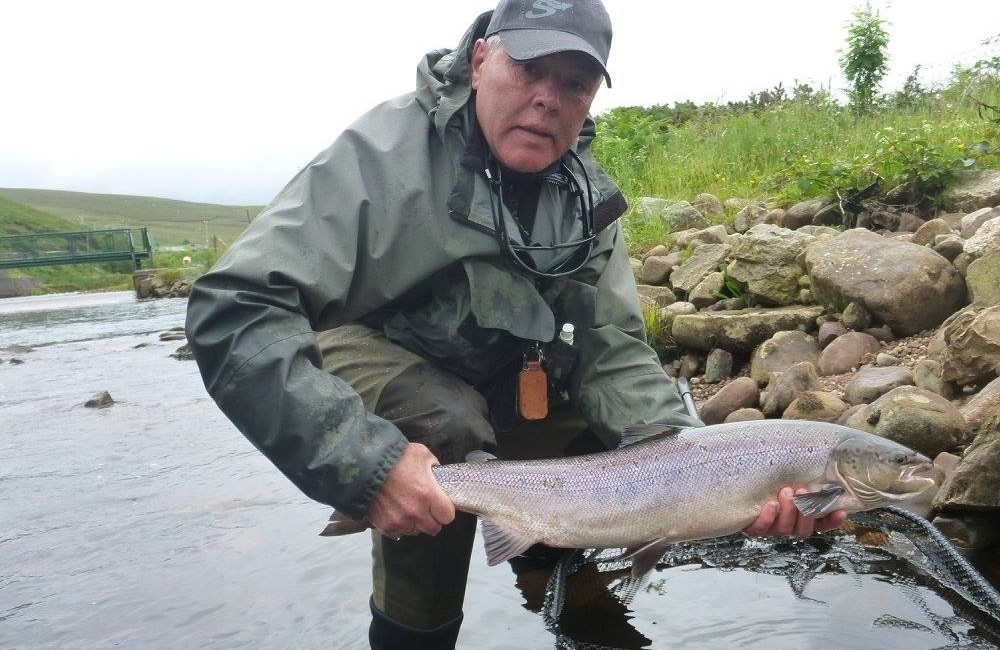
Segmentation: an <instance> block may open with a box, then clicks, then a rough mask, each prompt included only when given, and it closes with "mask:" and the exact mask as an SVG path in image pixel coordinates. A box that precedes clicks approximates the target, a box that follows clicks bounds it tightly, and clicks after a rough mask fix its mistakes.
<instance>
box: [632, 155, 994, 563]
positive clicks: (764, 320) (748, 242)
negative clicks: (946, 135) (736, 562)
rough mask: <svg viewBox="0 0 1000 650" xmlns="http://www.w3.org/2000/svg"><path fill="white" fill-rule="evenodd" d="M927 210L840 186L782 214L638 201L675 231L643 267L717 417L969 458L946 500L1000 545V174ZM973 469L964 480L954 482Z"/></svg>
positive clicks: (966, 527)
mask: <svg viewBox="0 0 1000 650" xmlns="http://www.w3.org/2000/svg"><path fill="white" fill-rule="evenodd" d="M948 202H949V204H950V205H951V206H953V211H950V212H941V213H938V214H934V215H926V218H924V217H921V216H918V215H916V214H913V213H911V212H907V211H905V210H901V209H897V208H892V207H889V206H884V205H879V204H870V205H866V206H860V209H858V208H857V207H856V208H855V209H854V210H853V211H852V210H844V206H843V205H840V204H839V203H838V202H837V201H836V199H834V198H831V199H826V200H824V199H820V200H814V201H809V202H804V203H801V204H798V205H795V206H792V207H791V208H789V209H787V210H780V209H776V210H769V209H767V208H766V207H765V206H763V205H757V204H754V203H750V202H744V205H743V207H742V209H740V211H739V212H738V213H737V214H736V217H735V219H734V221H733V225H732V226H725V225H710V223H711V222H713V221H718V219H719V216H720V215H721V214H723V213H724V210H725V209H724V206H723V204H722V203H721V202H720V201H719V200H718V199H717V198H716V197H713V196H710V195H701V196H699V197H698V199H697V200H696V201H695V202H694V204H687V203H683V202H681V203H670V202H665V201H661V200H658V199H645V200H643V201H640V203H639V210H640V216H641V218H647V219H649V218H662V219H665V220H667V221H668V222H669V224H668V226H669V228H670V229H672V230H674V232H672V234H670V235H669V236H668V237H667V240H666V241H664V242H663V243H662V245H659V246H656V247H655V248H653V249H652V250H650V251H649V252H648V253H647V254H646V255H644V256H643V257H642V258H639V259H633V260H632V264H633V270H634V272H635V275H636V280H637V283H638V284H639V285H640V286H639V289H640V294H641V295H642V296H643V300H644V302H645V303H646V306H647V309H652V310H654V312H653V313H654V314H655V316H656V317H655V318H654V319H653V320H654V321H655V322H656V323H658V325H659V327H660V329H661V331H660V332H659V333H658V336H654V340H655V341H656V342H657V344H658V345H657V347H658V348H659V349H658V350H657V351H658V352H659V353H660V355H661V358H662V359H664V360H665V361H666V365H665V368H666V369H667V371H668V373H670V374H673V375H675V376H676V375H684V376H687V377H689V378H691V383H692V385H693V388H692V393H693V394H694V396H695V399H696V403H697V404H698V405H699V408H700V412H701V414H702V418H703V419H704V420H705V421H706V423H710V424H711V423H715V422H724V421H735V420H743V419H763V418H794V419H804V420H816V421H828V422H839V423H842V424H846V425H848V426H852V427H856V428H859V429H864V430H867V431H871V432H873V433H876V434H879V435H883V436H886V437H888V438H891V439H894V440H896V441H898V442H900V443H902V444H905V445H908V446H910V447H912V448H914V449H917V450H919V451H922V452H923V453H925V454H927V455H929V456H931V457H935V456H937V455H938V454H941V453H950V454H954V455H956V456H958V457H959V458H960V460H959V462H958V466H957V467H956V468H955V470H954V472H953V473H952V477H956V478H950V479H949V480H948V481H946V483H945V485H944V486H943V487H942V490H941V491H940V493H939V495H938V498H937V500H936V502H935V508H936V514H937V519H936V521H939V522H940V523H941V527H942V528H943V529H947V530H948V533H949V534H950V535H951V536H952V537H954V538H955V539H956V541H957V542H958V543H959V545H960V546H962V547H964V548H967V549H970V550H971V549H981V548H984V547H987V546H990V545H994V546H993V548H996V546H995V544H996V543H997V540H1000V496H998V495H1000V430H998V429H1000V379H998V373H1000V207H996V206H1000V173H996V172H987V173H980V174H977V175H975V176H970V177H969V178H968V179H966V180H965V182H964V183H962V184H960V185H959V187H957V188H956V189H955V190H953V191H952V193H951V195H950V197H949V201H948ZM957 477H961V478H957Z"/></svg>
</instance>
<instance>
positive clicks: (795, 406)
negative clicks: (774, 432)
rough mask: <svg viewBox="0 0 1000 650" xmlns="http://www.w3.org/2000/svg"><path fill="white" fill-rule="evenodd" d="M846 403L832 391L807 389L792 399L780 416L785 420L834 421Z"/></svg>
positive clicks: (841, 412) (845, 408)
mask: <svg viewBox="0 0 1000 650" xmlns="http://www.w3.org/2000/svg"><path fill="white" fill-rule="evenodd" d="M847 407H848V404H847V402H845V401H844V400H842V399H840V398H839V397H837V396H836V395H834V394H833V393H828V392H825V391H817V390H807V391H805V392H803V393H799V396H798V397H796V398H795V399H794V400H792V403H791V404H789V405H788V408H787V409H785V411H784V413H782V415H781V417H782V418H783V419H785V420H810V421H812V422H836V421H837V419H838V418H839V417H840V416H841V414H843V412H844V411H846V410H847Z"/></svg>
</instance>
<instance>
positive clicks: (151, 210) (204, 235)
mask: <svg viewBox="0 0 1000 650" xmlns="http://www.w3.org/2000/svg"><path fill="white" fill-rule="evenodd" d="M0 200H5V201H7V202H11V201H13V202H16V203H18V204H21V205H22V206H25V207H29V208H34V209H36V210H40V211H42V212H44V213H47V214H48V215H50V216H54V217H61V218H62V219H64V220H65V223H66V224H68V227H67V226H62V227H60V228H58V229H59V230H90V229H101V228H121V227H129V228H136V227H139V226H147V227H148V228H149V233H150V238H151V239H152V241H153V246H154V247H161V246H188V245H191V246H198V245H201V246H205V242H206V241H211V239H212V236H213V235H214V236H217V237H219V238H220V239H222V240H223V241H224V242H226V243H227V244H229V243H232V242H233V240H235V239H236V237H237V236H238V235H239V234H240V233H241V232H243V230H244V228H246V226H247V224H248V223H249V222H250V220H251V219H253V218H254V217H255V216H257V214H258V213H259V212H260V211H261V209H262V208H261V206H240V205H216V204H213V203H191V202H189V201H177V200H174V199H163V198H156V197H149V196H129V195H123V194H122V195H119V194H89V193H86V192H66V191H62V190H35V189H5V188H0ZM0 210H2V207H0ZM206 222H207V223H206ZM0 225H2V224H0ZM9 234H14V233H9Z"/></svg>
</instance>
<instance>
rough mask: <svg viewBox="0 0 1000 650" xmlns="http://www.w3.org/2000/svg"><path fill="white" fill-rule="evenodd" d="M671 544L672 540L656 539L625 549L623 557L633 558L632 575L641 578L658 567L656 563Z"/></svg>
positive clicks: (626, 558)
mask: <svg viewBox="0 0 1000 650" xmlns="http://www.w3.org/2000/svg"><path fill="white" fill-rule="evenodd" d="M670 544H672V542H670V541H667V540H665V539H654V540H653V541H651V542H646V543H645V544H642V545H640V546H631V547H629V548H627V549H625V553H624V554H623V555H622V556H621V559H623V560H628V559H630V560H632V577H633V578H641V577H643V576H645V575H646V574H647V573H649V572H650V571H652V570H653V569H655V568H656V563H657V562H659V561H660V558H662V557H663V552H664V551H665V550H666V548H667V547H668V546H670Z"/></svg>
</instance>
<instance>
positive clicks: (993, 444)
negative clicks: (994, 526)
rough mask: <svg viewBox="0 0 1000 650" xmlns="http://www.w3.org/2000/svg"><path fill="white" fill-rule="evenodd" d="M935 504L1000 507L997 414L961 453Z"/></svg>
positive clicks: (938, 506)
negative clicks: (960, 458) (959, 459)
mask: <svg viewBox="0 0 1000 650" xmlns="http://www.w3.org/2000/svg"><path fill="white" fill-rule="evenodd" d="M934 506H935V509H937V510H938V511H941V512H953V511H956V510H957V511H963V510H973V511H987V510H988V511H993V512H995V511H997V510H1000V414H998V415H995V416H993V417H992V418H990V419H989V420H988V421H987V422H986V424H984V425H983V428H982V430H980V432H979V434H978V435H977V436H976V437H975V439H974V440H973V441H972V444H970V445H969V447H968V448H967V449H966V450H965V453H964V454H962V460H961V461H959V463H958V466H956V467H955V471H954V472H952V473H951V475H950V476H949V477H948V478H947V479H946V480H945V482H944V485H942V486H941V489H940V490H938V494H937V497H936V498H935V499H934Z"/></svg>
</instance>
